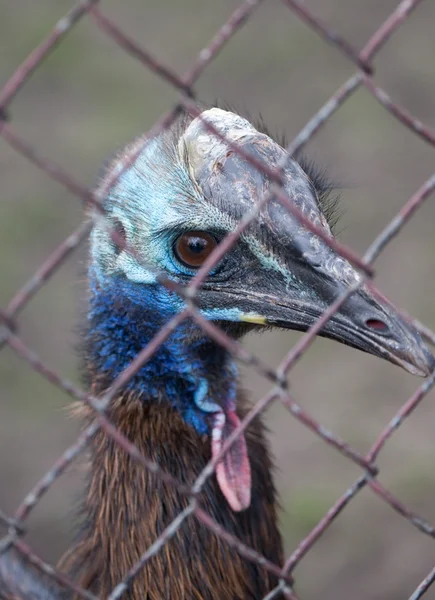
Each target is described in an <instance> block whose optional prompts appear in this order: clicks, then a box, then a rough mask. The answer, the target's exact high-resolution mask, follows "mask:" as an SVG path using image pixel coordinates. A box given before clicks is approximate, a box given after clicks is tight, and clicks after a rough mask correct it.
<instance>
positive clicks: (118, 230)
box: [112, 220, 127, 254]
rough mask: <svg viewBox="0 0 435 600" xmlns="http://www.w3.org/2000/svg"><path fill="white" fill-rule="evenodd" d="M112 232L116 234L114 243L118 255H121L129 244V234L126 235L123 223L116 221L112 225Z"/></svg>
mask: <svg viewBox="0 0 435 600" xmlns="http://www.w3.org/2000/svg"><path fill="white" fill-rule="evenodd" d="M112 231H113V233H114V234H115V235H114V239H112V242H113V244H114V246H115V248H116V253H117V254H119V253H120V252H122V250H123V249H124V247H125V244H126V242H127V234H126V233H125V227H124V225H123V224H122V223H121V221H118V220H116V221H114V222H113V223H112Z"/></svg>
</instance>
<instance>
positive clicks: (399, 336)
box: [179, 109, 435, 376]
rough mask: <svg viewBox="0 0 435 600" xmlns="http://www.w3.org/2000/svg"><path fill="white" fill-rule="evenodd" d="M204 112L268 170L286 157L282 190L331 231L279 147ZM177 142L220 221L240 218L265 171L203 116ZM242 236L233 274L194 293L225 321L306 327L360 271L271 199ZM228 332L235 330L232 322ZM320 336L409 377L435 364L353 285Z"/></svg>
mask: <svg viewBox="0 0 435 600" xmlns="http://www.w3.org/2000/svg"><path fill="white" fill-rule="evenodd" d="M202 115H203V117H204V118H206V119H207V121H209V122H210V123H211V124H212V125H213V126H214V127H216V128H217V129H219V130H220V131H221V132H222V133H223V134H225V137H226V138H227V139H231V140H232V141H233V142H235V143H237V144H238V145H239V146H240V147H241V148H243V150H244V151H245V152H247V153H248V154H249V155H250V156H251V157H254V158H255V159H256V160H257V161H258V162H260V163H261V164H263V165H267V166H268V168H278V167H280V166H281V165H282V163H283V161H284V160H285V164H286V166H285V168H284V170H282V173H281V184H282V188H283V191H284V192H285V193H286V195H287V196H288V198H289V199H291V201H292V202H293V203H294V204H295V206H297V207H298V208H299V209H300V210H301V211H302V213H303V214H304V215H305V216H306V217H307V218H308V219H310V221H311V222H312V223H314V224H315V225H317V226H318V227H320V228H323V230H324V231H325V233H326V234H327V235H332V233H331V231H330V228H329V226H328V223H327V222H326V219H325V216H324V215H323V213H322V211H321V210H320V206H319V202H318V199H317V194H316V190H315V189H314V187H313V185H312V183H311V182H310V181H309V179H308V177H307V175H306V173H305V172H304V171H303V170H302V168H301V167H300V165H299V164H298V163H297V162H296V161H295V160H293V159H292V158H291V157H289V156H288V155H287V153H286V151H285V150H284V149H283V148H282V147H281V146H279V145H278V144H277V143H276V142H275V141H274V140H272V139H271V138H269V137H268V136H267V135H265V134H262V133H260V132H258V131H257V130H256V129H255V128H254V127H253V126H252V125H251V124H250V123H248V122H247V121H246V120H244V119H242V118H241V117H239V116H238V115H234V114H233V113H228V112H226V111H223V110H220V109H210V110H208V111H205V112H204V113H203V114H202ZM179 148H180V153H181V155H182V156H183V159H184V160H185V161H186V162H187V163H188V164H189V169H190V174H191V176H192V179H193V180H195V182H196V185H197V186H198V189H200V190H201V191H202V193H203V195H204V198H207V201H208V202H209V203H211V204H212V205H215V206H216V207H217V210H219V211H220V212H221V213H224V216H225V217H226V222H229V223H231V222H237V220H238V219H241V218H242V217H243V216H244V215H245V214H246V211H248V210H249V209H250V208H252V207H253V206H254V205H255V203H256V202H257V200H258V198H261V197H262V196H263V194H264V193H266V192H267V191H268V189H269V187H270V185H271V181H270V179H269V177H268V175H267V174H266V173H263V172H261V171H259V170H258V168H257V166H254V165H252V164H251V163H250V162H248V161H247V160H245V158H244V157H243V156H241V155H240V154H239V153H236V152H233V151H232V150H231V149H229V148H228V146H227V144H226V143H225V142H224V141H222V140H221V139H219V138H218V137H216V136H214V135H213V134H212V133H211V132H209V131H208V130H207V128H206V127H205V126H204V124H203V122H202V120H201V119H194V120H193V121H192V122H191V123H190V125H189V126H188V127H187V129H186V131H185V133H184V134H183V136H182V137H181V139H180V142H179ZM280 168H281V167H280ZM222 199H225V202H224V201H223V200H222ZM225 211H227V213H228V214H225ZM241 237H242V238H243V240H242V241H243V242H244V243H245V244H246V246H247V249H248V250H252V252H251V254H252V260H251V263H249V262H248V264H245V263H244V261H245V260H248V261H249V259H247V258H246V256H247V255H248V254H249V252H245V253H243V254H239V255H238V259H237V260H238V266H237V272H236V275H235V276H233V278H232V280H231V281H229V279H228V280H225V281H223V280H222V281H221V283H213V281H212V280H210V282H208V283H205V284H204V286H203V291H202V292H200V294H199V296H198V299H200V298H201V294H202V298H203V302H202V306H203V308H204V309H205V311H206V314H207V310H209V311H211V313H210V314H215V315H216V314H218V313H219V314H220V315H222V318H223V320H224V321H226V322H232V321H236V320H238V321H243V322H245V323H251V324H252V323H254V324H257V325H258V324H259V325H274V326H277V327H285V328H288V329H297V330H302V331H305V330H307V329H308V328H309V327H310V326H311V325H313V324H314V323H315V322H316V320H317V319H319V317H320V316H321V315H322V314H323V313H324V311H325V310H327V308H328V306H330V305H331V304H332V303H333V302H334V301H335V300H336V299H337V298H338V297H339V296H340V295H341V294H342V293H343V292H344V291H345V290H346V289H347V288H349V287H350V286H353V285H354V284H355V283H357V282H359V281H360V275H359V273H358V272H357V271H355V269H353V267H352V266H351V265H350V264H349V263H348V262H347V261H346V260H345V259H343V258H342V257H341V256H339V255H337V254H336V253H335V252H334V251H333V250H332V249H331V248H330V247H329V246H328V245H327V244H326V243H325V242H324V241H322V240H321V239H319V238H318V237H316V236H315V235H313V234H312V233H311V232H309V231H308V230H307V229H306V228H304V227H303V226H302V225H301V224H300V223H299V221H298V220H297V219H295V218H294V217H293V216H292V215H291V214H290V212H289V211H288V210H287V208H286V207H285V206H284V205H283V204H282V203H281V201H280V200H279V199H278V198H277V197H272V198H271V199H270V200H269V201H268V203H267V204H265V205H264V206H263V208H262V209H261V210H260V212H259V214H258V215H257V218H256V220H255V222H252V223H251V224H250V225H249V226H248V227H247V228H246V229H245V231H244V233H243V235H242V236H241ZM200 305H201V302H200ZM217 307H218V308H219V310H218V313H216V310H217ZM216 318H217V319H218V320H219V319H220V318H221V317H219V316H217V317H216ZM235 332H236V333H237V332H239V330H237V329H236V328H235ZM239 333H240V332H239ZM320 335H322V336H324V337H328V338H331V339H334V340H337V341H339V342H342V343H343V344H347V345H349V346H353V347H354V348H359V349H360V350H363V351H364V352H369V353H370V354H373V355H375V356H379V357H381V358H385V359H386V360H388V361H390V362H392V363H394V364H396V365H399V366H400V367H403V368H404V369H406V370H407V371H409V372H410V373H413V374H414V375H420V376H426V375H429V373H431V371H433V370H434V368H435V360H434V358H433V356H432V354H431V353H430V352H429V350H428V348H427V347H426V346H425V344H424V343H423V341H422V339H421V337H420V335H419V334H418V332H417V331H416V330H415V328H414V327H412V325H410V324H409V323H407V322H406V321H405V320H404V319H403V317H401V316H400V314H399V313H398V312H397V311H396V310H395V309H394V308H393V307H392V306H391V305H390V304H389V303H388V302H387V301H385V300H383V299H381V298H380V297H379V298H378V297H377V296H376V297H375V296H374V294H373V293H372V292H371V291H370V290H369V288H368V287H367V286H361V287H360V288H358V290H357V291H355V292H354V293H353V294H352V295H351V296H350V297H349V298H348V299H347V300H346V301H345V302H344V303H343V304H342V306H341V308H340V310H339V311H338V312H337V313H336V314H335V315H334V316H333V317H332V318H331V319H330V320H329V321H328V322H327V323H326V324H325V326H324V327H323V329H322V331H321V332H320Z"/></svg>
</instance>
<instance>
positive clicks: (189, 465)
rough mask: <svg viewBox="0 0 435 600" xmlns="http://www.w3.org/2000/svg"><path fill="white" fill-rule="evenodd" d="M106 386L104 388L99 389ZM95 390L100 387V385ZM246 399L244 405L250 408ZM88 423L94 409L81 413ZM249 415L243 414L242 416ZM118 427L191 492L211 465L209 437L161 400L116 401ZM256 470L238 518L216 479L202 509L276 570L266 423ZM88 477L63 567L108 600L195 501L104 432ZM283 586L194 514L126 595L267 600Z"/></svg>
mask: <svg viewBox="0 0 435 600" xmlns="http://www.w3.org/2000/svg"><path fill="white" fill-rule="evenodd" d="M98 387H100V386H98ZM93 388H95V389H93V390H92V391H93V392H94V393H95V392H101V390H100V389H98V390H97V389H96V385H95V383H94V386H93ZM244 404H245V403H244V400H243V398H242V396H241V395H240V397H239V400H238V406H243V405H244ZM81 412H82V415H83V416H84V417H85V420H86V421H87V422H89V421H90V420H92V411H91V410H90V409H88V408H87V407H85V406H83V407H82V410H81ZM245 412H246V408H242V409H240V412H239V416H240V417H242V416H243V414H244V413H245ZM109 416H110V419H111V420H112V422H113V423H114V424H115V425H116V426H117V427H118V428H119V430H120V431H121V432H122V433H123V434H124V435H126V436H127V437H128V439H129V440H131V441H132V442H134V444H136V446H137V447H138V449H139V450H140V452H142V453H143V454H144V455H145V456H147V457H148V458H150V459H152V460H154V461H155V462H156V463H158V464H159V465H160V466H161V468H162V469H163V470H164V471H165V472H167V473H170V474H171V475H173V476H175V477H177V478H178V479H180V480H181V481H183V483H185V484H192V483H193V481H194V480H195V478H196V476H197V475H198V474H199V472H200V471H201V470H202V468H203V467H204V466H205V465H206V463H207V462H208V461H209V459H210V439H209V438H207V437H206V436H200V435H198V434H197V433H196V431H195V430H194V429H193V428H192V427H191V426H189V425H187V424H186V423H185V422H184V421H183V420H182V418H181V417H180V416H179V415H178V413H177V412H176V411H175V410H174V409H172V408H171V407H170V406H169V405H168V404H166V403H165V401H164V399H161V400H160V401H156V400H155V399H154V401H153V402H149V403H144V402H143V400H139V399H137V398H135V397H134V395H132V394H129V395H128V397H125V396H121V397H119V398H117V399H116V400H115V401H114V402H113V404H112V406H111V409H110V411H109ZM246 441H247V446H248V453H249V458H250V462H251V469H252V502H251V505H250V507H249V509H247V510H246V511H244V512H241V513H235V512H233V511H232V510H231V509H230V507H229V506H228V504H227V502H226V500H225V499H224V497H223V495H222V493H221V491H220V489H219V487H218V485H217V482H216V479H215V477H214V476H213V477H212V478H210V480H209V481H208V482H207V484H206V486H205V489H204V492H203V494H202V496H201V498H200V501H201V506H202V507H203V508H204V509H205V510H206V511H207V512H208V513H209V514H210V515H211V516H212V517H213V518H214V519H216V521H218V522H219V523H220V524H221V525H223V526H224V527H225V528H226V529H227V530H228V531H230V532H231V533H232V534H234V535H235V536H236V537H238V538H239V539H240V540H241V541H243V542H244V543H245V544H247V545H249V546H251V547H252V548H254V549H255V550H257V551H258V552H260V553H261V554H263V555H264V556H266V557H267V558H268V559H269V560H271V561H273V562H275V563H276V564H281V563H282V558H283V556H282V545H281V538H280V534H279V532H278V529H277V524H276V499H275V489H274V485H273V481H272V477H271V462H270V458H269V454H268V450H267V447H266V443H265V439H264V432H263V425H262V423H261V421H260V420H259V419H257V420H255V421H254V422H253V423H252V424H251V426H250V427H249V428H248V431H247V432H246ZM89 476H90V479H89V484H88V490H87V497H86V501H85V513H86V523H85V526H84V529H83V532H82V534H81V539H80V540H79V541H78V542H77V544H76V545H75V546H74V547H73V548H72V549H71V550H70V551H69V552H68V554H67V556H66V557H64V559H63V560H62V561H61V568H62V569H65V570H66V571H68V572H69V573H70V574H71V575H73V576H74V577H76V578H77V579H78V581H79V583H81V585H82V586H83V587H85V588H87V589H90V590H91V591H93V592H94V593H96V594H98V595H99V597H101V598H106V597H107V596H108V595H109V593H110V591H111V590H112V589H113V588H114V587H115V586H116V585H117V584H118V583H120V581H121V580H122V579H123V578H124V577H125V575H126V574H127V572H128V570H129V569H131V567H132V566H133V565H134V564H135V562H136V561H137V560H138V559H139V558H140V556H141V554H142V553H143V552H145V551H146V550H147V548H149V546H150V545H151V544H152V543H153V542H154V541H155V540H156V538H157V537H158V535H159V534H160V533H161V532H162V531H163V530H164V529H165V527H167V526H168V525H169V524H170V523H171V521H172V520H173V519H174V518H175V517H176V516H177V515H178V514H179V513H180V512H181V511H182V510H183V509H184V508H185V507H186V506H187V504H188V498H187V497H186V496H185V495H183V494H180V493H179V492H178V491H176V490H175V489H174V487H173V486H171V485H170V484H167V483H164V482H162V481H161V480H160V479H159V477H158V476H157V475H155V474H153V473H151V472H150V471H148V470H146V469H145V468H144V467H143V466H141V465H140V464H138V463H137V462H135V461H134V460H133V459H131V457H130V456H129V455H128V454H126V452H125V451H124V450H122V449H121V448H120V447H119V446H117V444H116V443H115V442H114V441H113V440H112V439H111V438H110V437H109V436H108V435H107V434H106V433H104V431H102V430H100V431H99V432H98V433H97V434H96V436H95V439H94V440H93V444H92V451H91V465H90V474H89ZM276 584H277V581H276V579H275V578H274V577H273V576H271V575H270V574H269V573H268V572H267V571H266V570H265V569H264V568H262V567H259V566H257V565H255V564H253V563H251V562H249V561H247V560H246V559H244V558H242V557H240V555H239V554H238V553H237V552H236V551H235V550H233V549H232V548H231V547H230V546H229V545H228V544H227V543H225V542H224V541H221V540H220V539H219V538H218V537H216V535H215V534H213V533H211V532H210V531H209V530H208V529H207V528H206V527H205V526H203V525H202V524H200V523H199V521H197V519H196V518H195V517H194V516H190V517H188V518H187V520H186V521H185V522H184V523H183V525H182V526H181V528H180V529H179V530H178V531H177V533H176V534H175V535H174V537H173V538H171V539H170V540H169V541H168V542H167V543H166V545H165V546H164V547H163V548H162V549H161V550H160V552H159V553H158V554H157V555H156V556H154V557H152V558H151V559H150V560H149V561H148V562H147V563H146V564H145V566H144V567H143V568H142V569H141V571H140V572H139V574H138V575H137V576H136V578H135V579H134V581H133V584H132V586H131V588H130V590H129V592H128V593H127V594H126V595H125V597H126V598H129V599H130V600H139V599H141V600H142V599H147V600H162V598H168V599H171V600H212V599H216V598H219V599H220V600H242V599H243V600H248V599H260V598H262V597H263V596H264V595H265V594H267V592H268V591H270V590H271V589H272V588H273V587H274V586H275V585H276Z"/></svg>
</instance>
